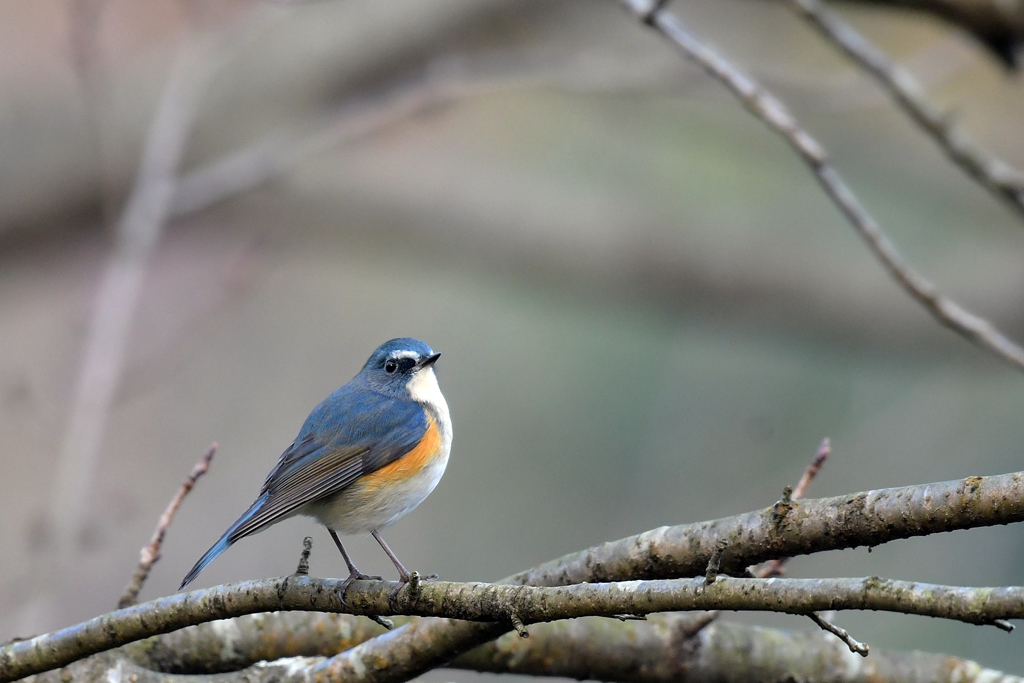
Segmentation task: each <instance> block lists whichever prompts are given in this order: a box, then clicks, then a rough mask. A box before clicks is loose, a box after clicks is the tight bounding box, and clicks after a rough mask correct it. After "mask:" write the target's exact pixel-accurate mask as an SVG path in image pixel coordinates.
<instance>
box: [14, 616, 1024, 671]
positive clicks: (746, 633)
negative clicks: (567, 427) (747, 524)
mask: <svg viewBox="0 0 1024 683" xmlns="http://www.w3.org/2000/svg"><path fill="white" fill-rule="evenodd" d="M695 622H696V620H695V619H694V618H693V616H691V615H681V614H665V615H657V616H653V617H651V618H650V619H648V620H647V621H641V622H637V621H631V622H626V623H620V622H617V621H614V620H609V619H597V618H588V619H576V620H569V621H559V622H553V623H548V624H537V625H535V626H533V627H531V628H530V637H529V638H520V637H519V636H517V635H515V634H511V633H510V634H506V635H505V636H502V637H501V638H499V639H498V640H496V641H494V642H491V643H487V644H486V645H483V646H481V647H479V648H477V649H475V650H472V651H471V652H468V653H466V654H464V655H462V656H461V657H459V658H458V659H456V660H455V661H453V662H451V663H450V666H452V667H455V668H460V669H469V670H474V671H487V672H493V673H513V674H525V675H532V676H559V677H566V678H574V679H578V680H583V679H592V680H601V681H621V682H622V683H686V682H687V681H709V680H715V681H720V682H722V683H731V682H736V683H739V682H740V681H743V682H744V683H762V682H764V683H768V682H772V683H774V682H777V681H781V680H802V681H809V680H827V681H832V682H834V683H863V682H864V681H872V682H873V683H915V682H917V681H920V682H921V683H924V682H926V681H928V682H934V683H953V682H954V681H956V682H958V683H963V682H965V681H982V680H985V681H993V682H995V681H998V682H999V683H1024V679H1020V678H1017V677H1014V676H1005V675H1002V674H1000V673H998V672H995V671H991V670H988V669H984V668H983V667H981V666H979V665H978V664H975V663H974V662H970V661H966V660H962V659H958V658H955V657H949V656H946V655H933V654H927V653H923V652H886V651H884V650H878V649H875V650H873V651H872V653H871V656H870V657H868V658H867V659H864V658H861V657H856V656H851V655H850V653H849V652H848V651H847V649H846V646H845V645H844V644H843V643H841V642H840V641H838V640H837V639H835V638H833V637H831V636H828V635H825V634H823V633H821V634H819V633H811V632H796V633H789V632H784V631H778V630H775V629H769V628H759V627H752V626H744V625H740V624H729V623H721V622H719V623H716V624H712V625H711V626H708V627H706V628H702V627H701V626H702V625H701V624H699V623H695ZM381 631H382V629H380V628H379V627H377V626H375V625H373V624H371V623H370V622H369V621H367V620H366V619H361V618H358V617H351V616H347V615H328V614H309V613H306V614H302V613H296V612H291V613H287V612H281V613H274V614H260V615H254V616H251V617H243V618H241V619H237V620H232V621H221V622H212V623H209V624H203V625H201V626H195V627H192V628H189V629H185V630H183V631H179V632H176V633H173V634H169V635H166V636H160V637H159V638H153V639H151V640H149V641H146V642H143V643H138V644H136V645H132V646H130V647H129V648H127V649H126V650H122V651H114V652H108V653H103V654H101V655H97V656H95V657H91V658H89V659H85V660H81V661H78V662H75V663H74V664H72V665H70V666H68V667H67V668H65V669H62V670H59V671H52V672H48V673H45V674H41V675H39V676H36V677H34V678H33V679H31V680H32V682H33V683H74V682H76V681H97V680H118V678H119V679H120V680H130V681H133V682H134V683H241V682H242V681H247V682H248V683H263V682H264V681H266V682H267V683H269V682H270V681H280V680H282V679H290V678H295V677H296V671H297V670H300V669H303V668H309V667H312V666H315V665H317V664H319V663H321V662H322V661H324V660H323V659H322V657H325V656H330V655H331V654H333V653H335V652H338V651H339V650H342V649H346V648H348V647H351V646H352V645H353V644H355V643H356V642H359V641H360V640H362V639H366V638H370V637H372V636H373V635H376V634H378V633H380V632H381ZM275 660H282V661H275ZM244 667H248V668H244ZM228 671H230V672H232V673H224V674H222V675H219V676H218V675H211V674H217V673H220V672H228ZM118 673H120V676H117V675H116V674H118ZM180 674H189V675H188V676H182V675H180Z"/></svg>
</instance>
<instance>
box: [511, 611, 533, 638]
mask: <svg viewBox="0 0 1024 683" xmlns="http://www.w3.org/2000/svg"><path fill="white" fill-rule="evenodd" d="M508 618H509V621H511V622H512V628H514V629H515V630H516V633H518V634H519V637H520V638H529V637H530V632H529V631H527V630H526V624H524V623H523V620H522V619H520V618H519V613H518V612H516V611H515V610H514V609H510V610H509V611H508Z"/></svg>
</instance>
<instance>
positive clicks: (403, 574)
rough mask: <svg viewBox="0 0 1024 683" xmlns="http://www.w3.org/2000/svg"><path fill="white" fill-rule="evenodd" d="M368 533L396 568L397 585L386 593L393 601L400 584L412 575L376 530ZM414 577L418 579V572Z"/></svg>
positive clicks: (428, 577)
mask: <svg viewBox="0 0 1024 683" xmlns="http://www.w3.org/2000/svg"><path fill="white" fill-rule="evenodd" d="M370 534H371V535H373V537H374V538H375V539H377V543H380V547H381V548H383V549H384V552H386V553H387V554H388V557H390V558H391V561H392V562H393V563H394V565H395V569H397V570H398V585H397V586H395V588H394V590H392V591H391V593H390V594H389V595H388V602H389V603H394V601H395V597H397V596H398V591H400V590H402V586H404V585H405V584H407V583H409V582H410V581H412V580H413V575H412V574H411V573H409V570H408V569H406V568H405V565H403V564H402V562H401V561H400V560H399V559H398V557H397V556H396V555H395V553H394V552H393V551H392V550H391V548H389V547H388V544H387V543H385V542H384V539H383V538H381V535H380V534H379V533H377V531H376V530H374V531H371V532H370ZM424 578H425V579H436V578H437V574H431V575H430V576H426V577H424ZM416 579H417V580H418V579H419V574H418V573H417V574H416Z"/></svg>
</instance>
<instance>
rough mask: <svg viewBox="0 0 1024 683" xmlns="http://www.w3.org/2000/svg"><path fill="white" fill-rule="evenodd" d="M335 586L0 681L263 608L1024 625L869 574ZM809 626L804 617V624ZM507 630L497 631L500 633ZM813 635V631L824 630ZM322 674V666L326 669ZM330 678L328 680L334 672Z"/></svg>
mask: <svg viewBox="0 0 1024 683" xmlns="http://www.w3.org/2000/svg"><path fill="white" fill-rule="evenodd" d="M340 584H341V581H338V580H334V579H319V580H317V579H310V578H308V577H301V576H291V577H287V578H284V579H268V580H263V581H249V582H245V583H241V584H235V585H231V586H217V587H215V588H208V589H205V590H199V591H193V592H192V593H186V594H179V595H175V596H172V597H168V598H163V599H160V600H154V601H153V602H149V603H145V604H142V605H137V606H135V607H129V608H126V609H123V610H119V611H117V612H114V613H111V614H108V615H104V616H102V617H97V618H95V619H93V620H91V621H88V622H85V623H83V624H79V625H77V626H72V627H70V628H66V629H64V630H62V631H58V632H57V633H54V634H48V635H43V636H37V637H35V638H31V639H29V640H26V641H22V642H18V643H14V644H12V645H9V646H6V647H4V648H3V649H2V650H0V662H3V664H2V666H0V681H3V682H6V681H12V680H17V679H18V678H22V677H24V676H26V675H29V674H32V673H38V672H39V671H40V670H45V669H48V668H53V667H55V666H61V665H64V664H67V663H69V662H71V661H74V660H75V659H79V658H81V657H84V656H87V655H90V654H94V653H96V652H99V651H102V650H107V649H110V648H113V647H117V646H120V645H124V644H126V643H128V642H132V641H135V640H139V639H141V638H146V637H149V636H152V635H157V634H160V633H167V632H169V631H172V630H176V629H179V628H184V627H185V626H190V625H193V624H196V623H202V622H206V621H212V620H215V619H227V618H231V617H238V616H242V615H245V614H253V613H256V612H267V611H271V610H286V611H291V610H302V611H310V610H315V611H329V612H341V613H348V614H360V615H369V616H382V615H399V614H404V615H414V616H423V617H444V618H448V619H460V620H465V621H477V622H506V623H507V622H509V621H511V624H512V625H513V626H515V628H516V631H517V632H519V634H520V635H522V636H524V637H525V631H526V628H525V624H531V623H538V622H546V621H556V620H560V619H575V618H578V617H586V616H605V617H614V616H615V615H617V614H653V613H658V612H677V611H686V610H742V611H761V612H783V613H788V614H806V615H808V616H811V615H812V614H813V613H814V612H818V611H822V610H850V609H856V610H879V611H887V612H899V613H903V614H916V615H921V616H930V617H938V618H943V619H953V620H957V621H963V622H966V623H970V624H992V623H993V622H994V621H996V620H999V619H1020V618H1024V587H1001V588H966V587H954V586H936V585H931V584H923V583H914V582H909V581H893V580H888V579H879V578H877V577H868V578H863V579H738V578H731V577H726V576H724V575H719V576H718V577H717V580H716V581H715V582H714V583H713V584H708V583H707V582H706V581H705V579H704V578H703V577H700V578H694V579H667V580H657V581H626V582H621V583H585V584H574V585H571V586H559V587H534V586H510V585H500V584H483V583H449V582H444V581H438V582H429V583H423V584H422V585H421V586H420V589H419V590H418V591H415V592H413V591H409V590H403V591H399V592H398V594H397V595H394V596H393V595H392V592H393V589H395V588H396V587H397V586H401V585H403V584H399V583H397V582H390V581H355V582H353V583H352V584H351V585H350V587H349V588H348V591H347V592H346V594H345V602H344V603H343V602H342V601H341V599H340V598H339V597H338V595H337V588H338V586H339V585H340ZM812 618H814V617H812ZM506 628H507V626H506ZM823 628H824V627H823ZM326 670H327V671H331V667H327V669H326ZM329 675H333V672H332V673H331V674H329Z"/></svg>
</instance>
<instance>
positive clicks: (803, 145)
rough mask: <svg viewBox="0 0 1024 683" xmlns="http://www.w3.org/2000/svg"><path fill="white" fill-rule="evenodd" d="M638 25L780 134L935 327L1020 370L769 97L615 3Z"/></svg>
mask: <svg viewBox="0 0 1024 683" xmlns="http://www.w3.org/2000/svg"><path fill="white" fill-rule="evenodd" d="M621 1H622V3H623V4H624V5H625V6H626V7H627V8H628V9H629V10H630V11H631V12H633V13H634V14H635V15H636V16H637V17H638V18H639V19H640V20H641V21H643V22H644V23H645V24H647V25H649V26H651V27H652V28H654V29H655V30H657V31H658V32H659V33H661V34H662V35H663V36H664V37H666V38H667V39H668V40H669V41H671V42H672V43H673V44H674V45H675V46H676V47H678V48H679V50H680V51H681V52H682V53H683V54H684V55H685V56H686V57H688V58H690V59H692V60H693V61H695V62H696V63H697V64H699V65H700V66H701V67H702V68H703V69H704V70H705V71H707V72H708V74H710V75H711V76H713V77H714V78H716V79H718V80H719V81H721V83H722V84H723V85H725V86H726V87H727V88H728V89H729V90H730V91H732V93H733V94H734V95H736V97H737V98H739V100H740V102H742V103H743V106H744V107H746V108H747V110H748V111H750V112H751V113H752V114H753V115H754V116H756V117H757V118H759V119H761V120H762V121H763V122H764V123H765V124H767V125H768V126H769V127H770V128H771V129H772V130H774V131H775V132H776V133H778V134H779V135H781V136H782V137H783V138H784V139H785V140H786V141H787V142H788V143H789V144H790V146H791V147H792V148H793V150H794V151H795V152H796V153H797V154H798V155H799V156H800V158H801V159H803V161H804V162H805V163H806V164H807V165H808V166H810V168H811V172H812V173H814V175H815V177H816V178H817V179H818V182H819V183H820V184H821V187H822V189H823V190H824V191H825V194H827V195H828V196H829V198H830V199H831V200H832V201H833V202H834V203H835V205H836V206H837V207H838V208H839V210H840V211H841V212H842V213H843V215H844V216H846V218H847V220H849V222H850V224H851V225H853V228H854V229H855V230H856V231H857V233H858V234H859V235H860V236H861V238H863V240H864V241H865V243H867V245H868V248H869V249H870V250H871V252H872V253H873V254H874V255H875V258H877V259H878V260H879V262H880V263H881V264H882V265H883V266H884V267H885V269H886V270H887V271H889V274H890V275H891V276H892V277H893V278H894V279H895V280H896V281H897V282H898V283H899V284H900V286H902V287H903V289H904V290H905V291H906V292H907V293H908V294H910V296H911V297H912V298H914V299H915V300H917V302H918V303H920V304H921V305H922V306H923V307H924V308H925V310H927V311H928V312H929V313H931V315H932V316H933V317H934V318H935V319H936V320H938V321H939V322H940V323H941V324H943V325H945V326H946V327H949V328H950V329H952V330H953V331H955V332H957V333H959V334H960V335H962V336H964V337H966V338H967V339H969V340H970V341H972V342H974V343H975V344H977V345H978V346H981V347H982V348H986V349H988V350H989V351H991V352H993V353H995V354H996V355H997V356H999V357H1001V358H1002V359H1003V360H1005V361H1007V362H1008V363H1010V364H1011V365H1013V366H1014V367H1016V368H1017V369H1018V370H1024V348H1021V347H1020V346H1018V345H1017V344H1016V343H1015V342H1013V341H1011V340H1010V339H1009V338H1008V337H1006V335H1004V334H1003V333H1002V332H1000V331H999V330H998V329H996V327H995V326H994V325H992V323H990V322H989V321H987V320H985V319H984V318H981V317H979V316H977V315H975V314H974V313H971V312H970V311H968V310H966V309H965V308H963V307H962V306H960V305H959V304H958V303H956V302H955V301H953V300H952V299H950V298H948V297H946V296H945V295H943V294H941V293H939V291H938V290H937V289H936V287H935V285H934V284H932V283H931V282H930V281H929V280H928V279H926V278H925V277H924V276H923V275H921V274H920V273H918V272H917V271H916V270H914V269H913V268H912V267H911V266H910V264H909V263H907V262H906V261H905V260H904V259H903V257H902V256H901V255H900V253H899V252H898V251H897V250H896V246H895V245H894V244H893V243H892V241H891V240H890V239H889V238H888V237H887V236H886V234H885V233H884V232H882V228H881V226H879V224H878V223H877V222H876V221H875V219H874V218H873V217H872V216H871V214H869V213H868V211H867V209H865V208H864V207H863V206H862V205H861V203H860V200H858V199H857V197H856V195H854V193H853V191H852V190H850V188H849V186H848V185H847V184H846V182H845V181H844V180H843V179H842V177H840V175H839V173H838V172H837V171H836V170H835V168H834V167H833V166H832V162H831V160H830V159H829V157H828V154H827V152H826V151H825V150H824V148H822V146H821V145H820V144H818V141H817V140H815V139H814V138H813V137H811V135H810V134H809V133H808V132H807V131H806V130H804V129H803V128H802V127H801V126H800V124H799V123H798V122H797V121H796V119H795V118H794V117H793V115H792V114H791V113H790V112H789V110H788V109H787V108H786V106H785V105H784V104H783V103H782V102H781V101H780V100H779V99H778V98H777V97H775V95H773V94H772V93H770V92H769V91H768V90H766V89H765V88H764V87H763V86H762V85H761V84H760V83H758V82H757V81H755V80H754V79H752V78H751V77H750V76H748V75H747V74H745V73H743V72H742V71H740V70H739V69H737V68H736V67H735V66H734V65H733V64H732V63H731V62H729V61H728V60H727V59H725V58H724V57H723V56H722V55H720V54H718V53H717V52H716V51H715V50H714V49H712V48H711V47H710V46H709V45H707V44H706V43H704V42H703V41H701V40H700V39H699V38H697V36H695V35H694V34H693V33H691V32H690V31H689V29H688V28H687V27H686V26H685V25H684V24H683V23H682V22H681V21H680V20H679V19H678V18H677V17H676V16H675V15H674V14H672V13H671V12H668V11H667V10H665V9H663V8H662V5H663V4H664V3H662V2H658V1H657V0H621Z"/></svg>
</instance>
